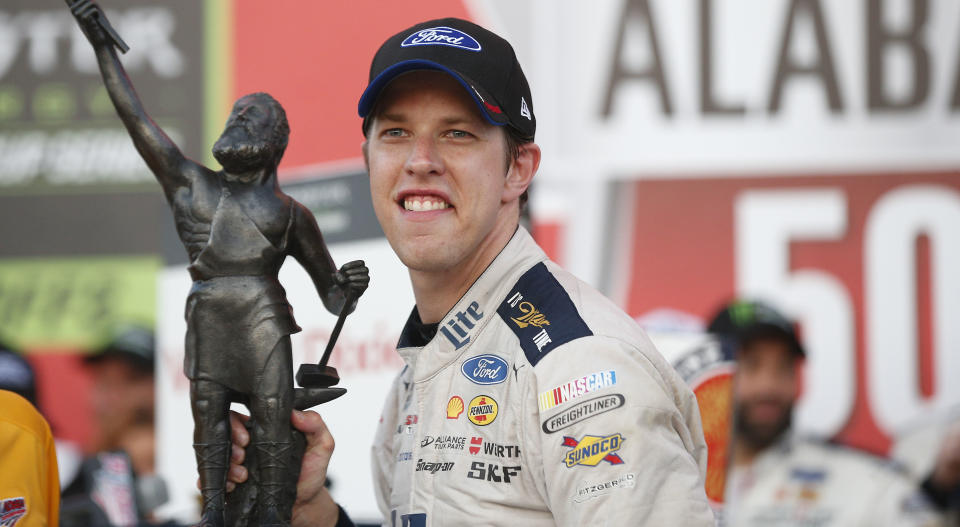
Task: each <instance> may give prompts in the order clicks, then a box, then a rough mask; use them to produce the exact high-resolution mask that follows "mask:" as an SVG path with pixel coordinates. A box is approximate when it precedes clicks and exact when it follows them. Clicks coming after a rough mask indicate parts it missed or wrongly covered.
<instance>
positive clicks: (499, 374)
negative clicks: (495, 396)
mask: <svg viewBox="0 0 960 527" xmlns="http://www.w3.org/2000/svg"><path fill="white" fill-rule="evenodd" d="M460 371H462V372H463V375H464V377H466V378H468V379H470V380H471V381H472V382H474V383H476V384H500V383H501V382H503V381H505V380H507V373H508V372H509V368H508V367H507V361H505V360H503V359H501V358H500V357H497V356H496V355H477V356H476V357H471V358H469V359H467V360H465V361H464V362H463V365H462V366H460Z"/></svg>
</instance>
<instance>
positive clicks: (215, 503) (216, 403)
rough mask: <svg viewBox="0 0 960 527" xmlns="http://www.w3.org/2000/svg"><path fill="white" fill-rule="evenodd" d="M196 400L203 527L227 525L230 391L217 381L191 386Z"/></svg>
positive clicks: (195, 440) (197, 450) (196, 449)
mask: <svg viewBox="0 0 960 527" xmlns="http://www.w3.org/2000/svg"><path fill="white" fill-rule="evenodd" d="M190 399H191V401H193V404H192V407H193V421H194V423H195V427H194V432H193V440H194V444H193V448H194V452H195V453H196V456H197V468H198V469H199V472H200V493H201V495H202V496H203V511H202V513H201V514H202V516H201V521H200V525H201V526H203V527H208V526H210V527H214V526H216V527H219V526H222V525H223V507H224V490H225V486H226V481H227V468H228V466H229V462H230V422H229V420H228V414H227V412H228V411H229V409H230V398H229V391H228V390H227V388H226V387H224V386H222V385H220V384H217V383H215V382H213V381H206V380H196V381H191V383H190Z"/></svg>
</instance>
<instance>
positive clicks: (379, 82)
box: [357, 59, 509, 126]
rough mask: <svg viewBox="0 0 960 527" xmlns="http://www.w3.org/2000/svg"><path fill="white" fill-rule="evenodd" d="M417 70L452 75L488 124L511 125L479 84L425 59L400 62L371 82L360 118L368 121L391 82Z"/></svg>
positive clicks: (363, 96)
mask: <svg viewBox="0 0 960 527" xmlns="http://www.w3.org/2000/svg"><path fill="white" fill-rule="evenodd" d="M417 70H435V71H442V72H444V73H446V74H448V75H450V76H451V77H453V78H454V79H456V80H457V82H459V83H460V84H461V85H462V86H463V88H464V89H465V90H467V93H468V94H470V97H471V98H472V99H473V101H474V102H475V103H476V104H477V108H479V109H480V114H481V115H483V117H484V119H486V120H487V122H489V123H490V124H492V125H494V126H503V125H505V124H508V123H509V118H508V117H507V115H506V114H505V113H503V111H502V110H501V109H500V107H499V106H498V105H497V102H496V101H493V99H492V97H489V96H487V95H486V94H481V93H480V91H479V90H480V88H479V87H478V86H477V83H475V82H473V81H472V80H470V79H469V78H468V77H467V76H465V75H463V74H461V73H460V72H458V71H456V70H452V69H450V68H448V67H446V66H444V65H442V64H439V63H437V62H433V61H430V60H424V59H411V60H405V61H403V62H398V63H396V64H394V65H393V66H390V67H389V68H387V69H385V70H383V71H382V72H380V74H379V75H377V76H376V77H375V78H374V79H373V81H371V82H370V84H369V85H368V86H367V89H366V90H364V91H363V95H361V96H360V104H359V105H358V106H357V110H358V112H359V114H360V117H363V118H364V119H366V118H367V117H368V116H369V115H370V112H371V111H372V110H373V106H374V104H376V102H377V98H378V97H379V96H380V92H381V91H383V89H384V88H385V87H386V86H387V84H389V83H390V81H392V80H393V79H395V78H397V77H398V76H400V75H402V74H404V73H407V72H410V71H417ZM484 99H489V101H485V100H484ZM491 106H492V108H491ZM498 112H499V113H498Z"/></svg>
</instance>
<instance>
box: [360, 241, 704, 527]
mask: <svg viewBox="0 0 960 527" xmlns="http://www.w3.org/2000/svg"><path fill="white" fill-rule="evenodd" d="M438 327H439V330H438ZM438 327H437V326H436V325H434V327H433V328H429V329H428V328H425V327H424V324H422V323H421V322H420V320H419V317H418V315H417V312H416V310H414V312H413V313H412V314H411V316H410V320H409V321H408V322H407V325H406V327H405V328H404V331H403V334H402V336H401V339H400V345H399V352H400V354H401V355H402V356H403V358H404V360H405V361H406V364H407V366H406V367H405V368H404V370H403V372H402V373H401V374H400V376H399V377H398V378H397V380H396V382H395V383H394V386H393V388H392V389H391V392H390V396H389V398H388V400H387V403H386V406H385V408H384V411H383V415H382V421H381V423H380V425H379V429H378V433H377V436H376V441H375V443H374V447H373V456H374V467H375V468H374V470H375V474H374V476H375V487H376V489H377V494H378V496H377V497H378V501H379V505H380V508H381V509H382V511H383V512H384V514H385V515H386V516H387V518H388V519H389V520H390V523H391V524H393V525H401V524H402V525H407V519H408V518H409V521H410V523H409V524H410V525H423V520H424V519H429V520H430V523H433V524H435V525H462V524H464V523H465V522H468V521H472V522H474V523H479V524H484V525H486V524H491V525H493V524H499V525H502V524H505V523H512V524H517V525H554V524H555V523H559V524H563V525H583V524H587V523H594V522H597V523H599V524H607V525H699V524H710V523H711V521H712V519H711V513H710V512H709V511H708V510H707V507H706V502H705V498H704V494H703V471H704V470H705V465H704V464H705V462H706V452H705V450H704V443H703V438H702V431H701V427H700V422H699V418H698V410H697V406H696V403H695V401H694V399H693V397H692V396H691V394H690V392H689V390H688V389H687V388H686V387H685V386H684V385H683V384H682V381H680V380H679V379H678V378H677V376H676V375H675V374H674V372H673V371H672V369H671V368H670V366H669V365H668V364H666V363H665V362H664V361H663V359H662V358H661V357H660V355H659V354H658V352H657V351H656V350H655V349H654V347H653V345H652V344H651V343H650V341H649V340H648V339H647V338H646V336H645V335H644V334H643V332H642V331H641V330H640V329H639V328H638V327H637V326H636V324H635V323H634V322H633V321H632V320H631V319H630V318H629V317H627V316H626V315H625V314H624V313H623V312H622V311H620V310H619V309H617V308H616V307H615V306H614V305H613V304H612V303H611V302H610V301H609V300H607V299H606V298H604V297H603V296H601V295H600V294H599V293H597V292H596V291H594V290H593V289H591V288H590V287H588V286H586V285H585V284H583V283H582V282H580V281H579V280H577V279H576V278H574V277H573V276H572V275H570V274H569V273H567V272H565V271H564V270H563V269H561V268H559V267H558V266H557V265H556V264H554V263H553V262H551V261H549V260H547V258H546V256H545V255H544V253H543V252H542V251H541V250H540V248H539V247H537V245H536V244H535V243H534V242H533V240H532V238H531V237H530V235H529V234H527V232H526V231H525V230H523V229H522V228H521V229H519V230H518V231H517V232H516V234H515V235H514V236H513V238H512V239H511V240H510V243H509V244H507V246H506V247H505V248H504V249H503V251H502V252H501V253H500V254H499V256H498V257H497V258H496V260H494V261H493V263H492V264H491V265H490V266H489V267H488V268H487V269H486V271H485V272H484V273H483V274H482V275H481V276H480V278H479V279H478V280H477V281H476V282H475V283H474V284H473V285H472V286H471V287H470V289H469V290H468V291H467V293H466V294H465V295H464V296H463V297H462V298H461V299H460V301H459V302H458V303H457V305H455V306H454V308H453V309H452V310H451V311H450V312H449V313H448V314H447V316H446V317H445V318H444V319H443V320H442V322H440V324H439V326H438ZM424 333H426V334H424ZM431 333H432V334H434V336H432V337H430V334H431Z"/></svg>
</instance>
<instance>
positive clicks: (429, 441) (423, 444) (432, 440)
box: [420, 436, 467, 450]
mask: <svg viewBox="0 0 960 527" xmlns="http://www.w3.org/2000/svg"><path fill="white" fill-rule="evenodd" d="M466 443H467V438H466V437H462V436H424V437H423V439H421V440H420V448H427V447H428V446H430V445H433V448H434V450H463V447H464V445H466Z"/></svg>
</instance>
